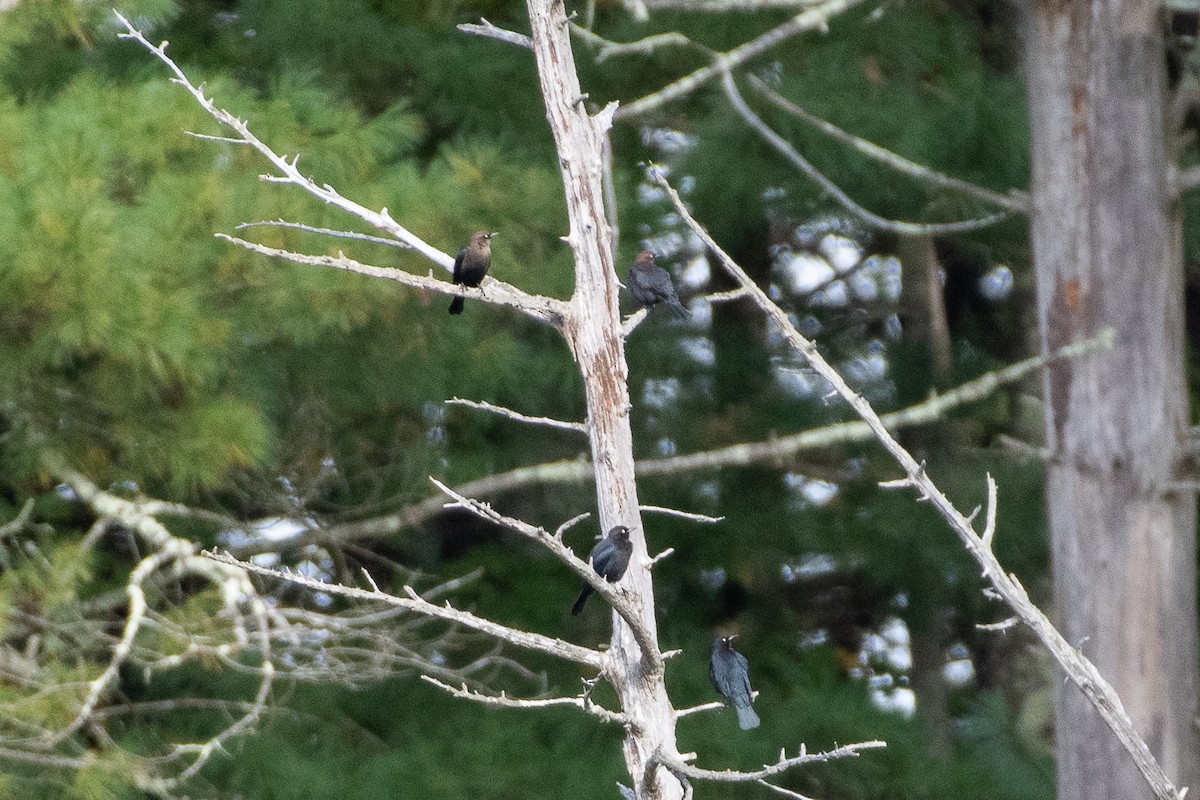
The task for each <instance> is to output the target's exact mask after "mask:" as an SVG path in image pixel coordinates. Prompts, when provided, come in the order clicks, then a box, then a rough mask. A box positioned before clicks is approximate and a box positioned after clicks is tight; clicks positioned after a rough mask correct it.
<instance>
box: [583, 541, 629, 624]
mask: <svg viewBox="0 0 1200 800" xmlns="http://www.w3.org/2000/svg"><path fill="white" fill-rule="evenodd" d="M631 555H633V542H632V541H630V539H629V528H626V527H625V526H624V525H617V526H615V527H613V528H612V530H610V531H609V532H608V535H607V536H605V537H604V538H603V539H601V540H600V541H598V542H596V546H595V547H593V548H592V552H591V554H590V555H589V556H588V560H589V561H591V562H592V569H594V570H595V571H596V574H597V575H599V576H601V577H602V578H604V580H606V581H608V582H609V583H616V582H617V581H619V580H621V578H623V577H624V576H625V570H627V569H629V557H630V556H631ZM595 591H596V590H595V589H593V588H592V585H591V584H590V583H588V582H587V581H583V582H582V584H581V586H580V588H579V599H578V600H576V601H575V605H573V606H571V616H576V615H577V614H578V613H579V612H580V611H583V604H584V603H586V602H587V599H588V598H589V597H590V596H591V595H592V593H593V592H595Z"/></svg>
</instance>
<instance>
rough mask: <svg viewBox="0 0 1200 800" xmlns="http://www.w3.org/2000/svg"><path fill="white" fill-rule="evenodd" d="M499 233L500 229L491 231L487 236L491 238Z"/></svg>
mask: <svg viewBox="0 0 1200 800" xmlns="http://www.w3.org/2000/svg"><path fill="white" fill-rule="evenodd" d="M499 233H500V231H494V232H492V233H489V234H488V238H489V239H491V238H492V237H493V236H497V235H499Z"/></svg>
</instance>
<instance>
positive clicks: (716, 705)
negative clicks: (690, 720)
mask: <svg viewBox="0 0 1200 800" xmlns="http://www.w3.org/2000/svg"><path fill="white" fill-rule="evenodd" d="M723 708H728V706H726V705H725V704H724V703H722V702H720V701H714V702H712V703H702V704H700V705H698V706H691V707H689V708H681V709H679V710H678V711H676V712H675V716H676V718H678V717H690V716H691V715H692V714H700V713H702V712H704V711H718V710H720V709H723Z"/></svg>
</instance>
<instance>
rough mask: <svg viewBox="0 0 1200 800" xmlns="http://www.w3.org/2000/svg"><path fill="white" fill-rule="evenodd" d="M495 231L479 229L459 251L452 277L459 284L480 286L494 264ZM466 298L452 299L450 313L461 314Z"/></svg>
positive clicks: (460, 296)
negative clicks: (493, 238)
mask: <svg viewBox="0 0 1200 800" xmlns="http://www.w3.org/2000/svg"><path fill="white" fill-rule="evenodd" d="M495 235H496V234H495V233H488V232H487V231H479V232H477V233H474V234H472V235H471V240H470V241H469V242H467V246H466V247H464V248H463V249H461V250H459V251H458V257H457V258H455V259H454V275H453V276H452V277H451V281H453V282H454V283H455V284H456V285H459V286H478V285H479V284H481V283H483V278H484V276H485V275H487V273H488V268H489V267H491V266H492V237H493V236H495ZM464 301H465V298H464V297H462V295H459V296H458V297H456V298H454V299H453V300H451V301H450V313H451V314H461V313H462V312H463V303H464Z"/></svg>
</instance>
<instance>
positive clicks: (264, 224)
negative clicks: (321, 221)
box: [234, 219, 411, 250]
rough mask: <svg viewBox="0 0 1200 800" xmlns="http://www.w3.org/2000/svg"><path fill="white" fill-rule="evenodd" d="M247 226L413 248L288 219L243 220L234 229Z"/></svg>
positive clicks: (396, 242)
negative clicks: (283, 229) (289, 229)
mask: <svg viewBox="0 0 1200 800" xmlns="http://www.w3.org/2000/svg"><path fill="white" fill-rule="evenodd" d="M246 228H291V229H292V230H297V231H304V232H306V233H316V234H319V235H321V236H332V237H334V238H335V239H354V240H356V241H360V242H370V243H371V244H382V245H387V246H388V247H399V248H402V249H404V250H408V249H411V248H409V246H408V245H407V244H405V243H404V242H401V241H397V240H396V239H385V238H384V237H382V236H371V235H370V234H367V233H358V232H356V231H339V230H335V229H334V228H317V227H314V226H312V225H305V224H303V223H301V222H288V221H287V220H282V219H275V220H260V221H259V222H243V223H242V224H240V225H236V226H234V230H238V231H240V230H245V229H246Z"/></svg>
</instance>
